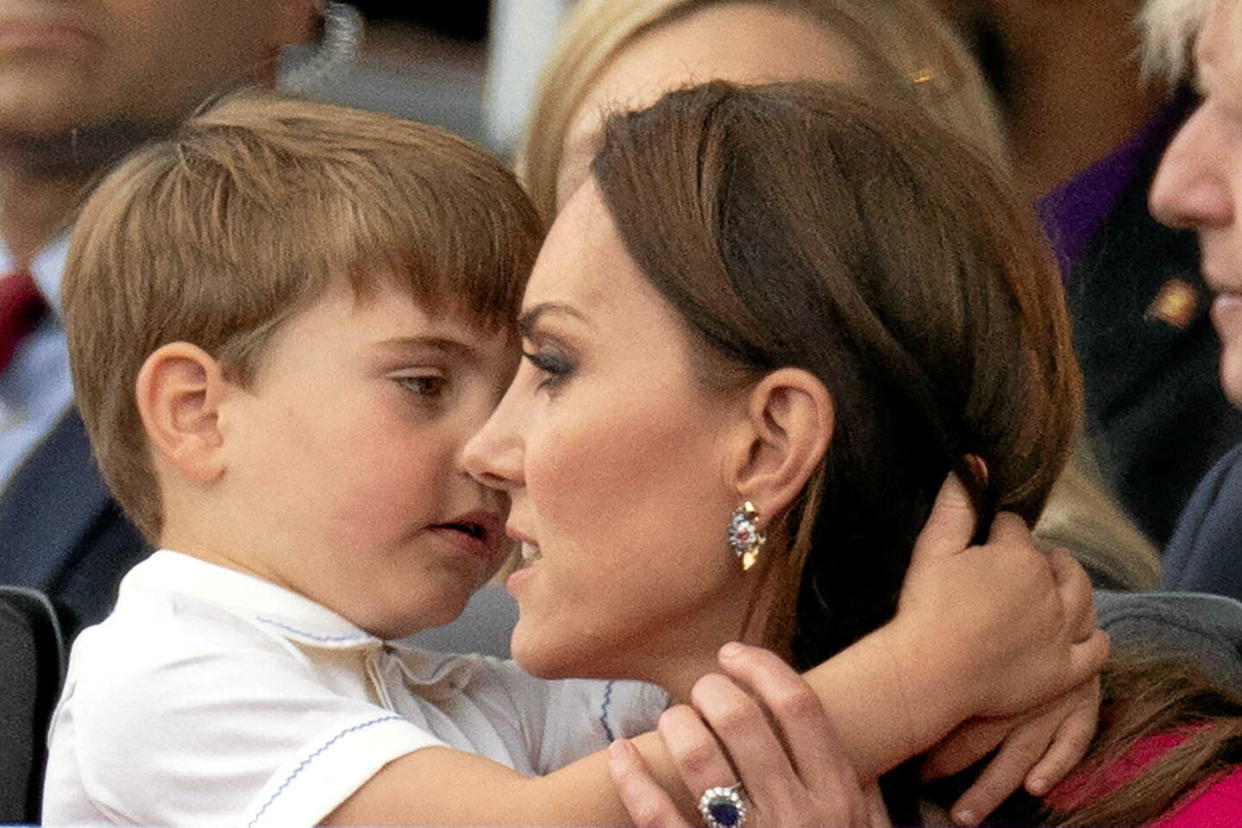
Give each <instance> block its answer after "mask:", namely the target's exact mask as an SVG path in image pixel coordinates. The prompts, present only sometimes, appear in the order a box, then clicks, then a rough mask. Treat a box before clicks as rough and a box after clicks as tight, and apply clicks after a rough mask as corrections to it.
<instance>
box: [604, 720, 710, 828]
mask: <svg viewBox="0 0 1242 828" xmlns="http://www.w3.org/2000/svg"><path fill="white" fill-rule="evenodd" d="M608 772H609V773H610V774H611V775H612V784H613V786H614V787H615V788H616V789H617V794H618V795H619V796H620V797H621V802H622V803H623V804H624V805H625V810H626V811H627V812H629V815H630V819H631V820H632V821H633V823H634V825H635V826H637V828H690V826H689V824H688V823H687V822H686V821H685V820H684V819H682V817H681V814H680V813H678V811H677V806H676V805H674V804H673V801H672V800H671V799H669V796H668V794H667V793H665V791H664V789H663V788H662V787H660V785H659V783H657V782H656V781H655V780H654V779H652V778H651V774H650V772H649V771H648V770H647V765H646V763H644V762H643V757H642V754H640V753H639V752H638V750H637V749H635V747H634V746H633V745H632V744H630V743H629V741H628V740H626V739H618V740H617V741H615V742H613V743H612V745H611V746H610V747H609V748H608Z"/></svg>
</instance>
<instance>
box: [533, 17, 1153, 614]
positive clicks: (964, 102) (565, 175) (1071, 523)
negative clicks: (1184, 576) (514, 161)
mask: <svg viewBox="0 0 1242 828" xmlns="http://www.w3.org/2000/svg"><path fill="white" fill-rule="evenodd" d="M710 79H721V80H731V81H736V82H742V83H755V82H766V81H782V80H823V81H830V82H844V83H849V84H851V85H855V86H857V87H859V88H860V89H863V90H865V91H866V92H867V93H869V94H878V95H883V96H884V97H887V98H892V99H895V100H897V101H899V102H901V104H902V105H905V106H909V107H911V108H919V109H922V110H923V111H924V112H926V113H927V114H929V115H930V116H931V117H932V118H933V119H935V120H936V121H938V122H939V123H941V124H942V125H944V126H946V127H948V128H949V129H951V130H953V131H954V132H956V133H957V134H959V135H961V136H962V137H963V138H964V139H966V140H969V141H972V142H974V143H975V144H976V145H978V146H980V147H982V148H983V149H984V150H985V151H987V152H988V153H989V154H991V155H992V157H993V158H994V159H995V160H996V161H997V163H999V164H1002V165H1006V166H1007V163H1008V154H1007V151H1006V149H1005V147H1006V139H1005V137H1004V134H1003V132H1002V129H1001V124H1000V118H999V117H998V114H997V108H996V106H995V105H994V102H993V100H992V97H991V93H990V91H989V87H988V86H987V84H986V83H985V81H984V79H983V77H982V75H981V74H980V72H979V70H978V67H977V65H976V62H975V60H974V58H973V57H972V56H971V54H970V52H969V51H968V50H967V49H966V47H965V46H964V45H963V43H962V42H961V40H960V39H959V38H958V37H957V36H956V35H955V34H954V33H953V31H952V30H951V29H950V27H949V26H948V25H947V24H946V22H945V21H944V19H943V18H942V16H941V15H940V14H939V13H938V12H936V11H935V10H934V9H933V8H931V6H930V5H928V3H926V2H924V1H923V0H884V1H883V2H875V0H585V1H584V2H582V3H580V4H578V5H577V6H576V7H575V8H574V10H573V12H571V13H570V15H569V17H568V18H567V20H566V22H565V25H564V27H563V30H562V32H561V36H560V39H559V41H558V46H557V48H556V50H555V51H554V52H553V54H552V56H551V57H550V58H549V60H548V62H547V65H546V66H545V69H544V74H543V82H542V85H541V87H540V89H539V94H538V96H537V98H536V100H535V102H534V106H533V111H532V117H531V120H530V128H529V132H528V134H527V138H526V142H525V144H524V146H523V148H522V149H521V151H520V153H519V161H518V166H519V167H520V168H521V170H522V172H523V176H524V178H525V181H526V184H527V187H528V189H529V191H530V193H531V195H532V198H533V199H534V201H535V204H536V207H537V208H538V209H539V211H540V212H541V214H543V215H544V217H545V219H546V220H549V221H550V220H551V219H552V218H553V217H554V216H555V215H556V212H557V209H558V207H559V205H560V203H561V202H562V201H563V198H564V195H565V193H566V192H567V191H571V190H572V189H573V186H574V185H575V184H576V183H577V182H578V181H580V180H581V178H582V176H583V175H584V174H585V170H586V167H587V165H588V164H589V162H590V159H591V157H592V155H593V154H594V150H595V148H596V146H597V144H598V137H599V128H600V125H601V123H602V118H603V117H604V115H606V114H607V113H608V112H610V111H613V110H616V109H618V108H623V109H633V108H637V107H641V106H643V105H646V104H650V103H652V102H654V101H655V100H656V99H657V98H658V97H659V96H660V95H661V94H663V93H664V92H667V91H671V90H673V89H677V88H680V87H682V86H684V85H685V84H687V83H691V82H702V81H705V80H710ZM1037 536H1038V537H1039V538H1040V539H1041V542H1042V543H1043V544H1044V545H1045V547H1046V548H1052V547H1053V546H1065V547H1068V548H1069V549H1070V551H1071V552H1072V553H1073V554H1074V555H1075V557H1076V558H1077V559H1078V560H1079V561H1080V562H1082V563H1083V564H1084V566H1086V568H1087V570H1088V572H1089V573H1090V574H1091V577H1092V581H1093V582H1094V583H1095V584H1096V586H1097V587H1100V588H1105V589H1151V588H1153V587H1154V586H1155V585H1156V578H1157V573H1158V569H1159V566H1158V561H1157V558H1156V550H1155V548H1154V547H1153V546H1152V544H1151V543H1150V542H1149V541H1148V540H1147V539H1146V538H1145V537H1144V536H1143V534H1142V533H1141V532H1140V531H1139V530H1138V529H1137V528H1136V527H1135V526H1134V525H1133V524H1132V523H1131V522H1130V521H1129V519H1128V518H1127V517H1126V516H1125V515H1124V513H1123V512H1122V511H1121V509H1120V507H1119V506H1118V505H1117V504H1116V503H1115V501H1114V500H1113V499H1112V498H1111V497H1110V496H1109V495H1108V494H1107V493H1106V492H1105V491H1104V489H1103V486H1102V484H1101V483H1100V476H1099V472H1098V470H1097V468H1096V464H1095V462H1094V460H1093V459H1092V458H1091V457H1090V452H1089V450H1088V448H1087V447H1086V445H1085V443H1080V444H1079V445H1077V446H1076V447H1075V450H1074V452H1073V454H1072V455H1071V459H1070V463H1069V464H1068V466H1067V469H1066V471H1065V473H1064V474H1063V477H1062V480H1061V481H1060V484H1059V485H1058V486H1057V487H1056V488H1055V489H1054V491H1053V494H1052V497H1051V498H1050V501H1049V506H1048V508H1047V510H1046V511H1045V514H1044V515H1043V517H1042V519H1041V521H1040V524H1039V526H1038V527H1037Z"/></svg>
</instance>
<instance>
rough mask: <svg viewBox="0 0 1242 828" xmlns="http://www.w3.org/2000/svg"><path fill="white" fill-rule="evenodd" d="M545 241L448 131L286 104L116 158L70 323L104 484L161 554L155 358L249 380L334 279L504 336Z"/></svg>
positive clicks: (68, 268)
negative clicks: (143, 387) (153, 445)
mask: <svg viewBox="0 0 1242 828" xmlns="http://www.w3.org/2000/svg"><path fill="white" fill-rule="evenodd" d="M540 234H541V229H540V223H539V220H538V218H537V216H536V214H535V212H534V210H533V208H532V207H531V205H530V203H529V201H528V200H527V199H526V197H525V195H524V194H523V192H522V190H521V188H520V186H519V185H518V184H517V182H516V181H515V180H514V178H513V177H512V175H510V173H509V172H508V171H507V170H506V169H505V168H504V167H503V166H502V165H501V164H500V163H499V162H498V161H497V160H496V159H494V158H493V157H491V156H490V155H488V154H487V153H486V152H485V151H484V150H482V149H480V148H478V147H475V146H474V145H472V144H470V143H469V142H467V141H465V140H463V139H461V138H458V137H456V136H454V135H452V134H450V133H448V132H445V131H443V130H440V129H437V128H435V127H430V126H425V125H422V124H417V123H413V122H409V121H403V120H400V119H397V118H392V117H389V116H385V115H380V114H376V113H370V112H363V111H359V110H354V109H349V108H345V107H339V106H333V105H329V104H324V103H316V102H311V101H305V100H299V99H293V98H284V97H279V96H275V95H266V94H260V93H244V94H241V95H237V96H233V97H230V98H227V99H224V100H222V101H221V102H220V103H218V104H217V105H216V106H214V107H212V108H211V109H210V110H208V111H206V112H204V113H202V114H200V115H198V116H196V117H194V118H192V119H190V120H189V121H188V122H187V123H186V124H185V125H184V126H183V127H182V128H181V129H180V130H179V131H178V132H177V133H175V134H174V135H172V136H171V137H169V138H166V139H163V140H160V141H158V142H155V143H153V144H150V145H148V146H146V147H145V148H143V149H140V150H139V151H137V152H136V153H135V154H134V155H132V156H131V157H130V158H129V159H128V160H126V161H125V162H124V163H122V164H121V165H120V166H119V167H118V168H117V169H116V170H114V171H113V172H112V173H111V174H110V175H109V176H108V177H107V178H105V179H104V180H103V181H102V183H101V184H100V185H99V186H98V188H97V189H96V190H95V191H94V193H93V194H92V195H91V196H90V198H89V199H88V200H87V202H86V203H85V205H84V206H83V208H82V211H81V214H80V216H79V218H78V221H77V225H76V227H75V229H74V233H73V238H72V242H71V246H70V251H69V257H68V260H67V262H66V265H65V280H64V288H63V304H64V314H65V324H66V329H67V332H68V339H69V355H70V358H71V360H72V364H73V380H74V386H75V388H76V392H77V404H78V407H79V409H80V411H81V413H82V418H83V420H84V421H85V423H86V428H87V432H88V433H89V435H90V439H91V445H92V447H93V449H94V452H95V457H96V459H97V461H98V463H99V467H100V470H101V471H102V473H103V477H104V480H105V481H106V482H107V484H108V485H109V487H110V488H111V489H112V492H113V494H114V496H115V497H116V499H117V501H118V502H119V503H120V504H121V506H122V508H124V509H125V511H126V512H127V513H128V514H129V516H130V518H131V519H132V520H133V521H134V523H135V524H137V526H138V528H139V529H141V530H142V532H143V533H144V534H145V535H146V536H147V538H148V539H149V540H151V541H153V542H154V541H155V540H156V539H157V538H158V536H159V532H160V529H161V524H162V514H161V506H160V496H159V490H158V486H157V482H156V479H155V474H154V470H153V467H152V463H151V458H150V454H149V451H148V447H147V442H146V439H145V432H144V430H143V426H142V422H141V419H140V417H139V414H138V408H137V404H136V401H135V396H134V388H135V381H136V379H137V376H138V372H139V369H140V368H141V367H142V364H143V362H144V361H145V360H146V358H147V356H149V355H150V354H151V353H152V352H153V351H154V350H155V349H157V348H159V347H160V346H161V345H164V344H166V343H169V342H175V341H187V342H191V343H193V344H195V345H197V346H199V347H201V348H203V349H204V350H205V351H207V352H208V353H210V354H211V355H212V356H214V357H215V358H216V359H218V360H219V361H220V362H221V364H222V366H223V369H224V371H225V375H226V376H227V377H228V378H229V380H230V381H233V382H237V383H240V384H243V385H245V384H246V383H248V382H250V381H251V380H252V379H253V377H254V373H255V368H256V366H257V363H258V360H259V359H260V357H261V354H262V351H263V346H264V344H265V343H266V342H267V341H268V339H269V338H270V337H271V335H272V334H273V332H274V331H275V330H276V329H277V328H279V326H280V325H281V324H282V323H283V322H284V321H285V320H287V319H289V318H290V317H291V316H293V315H294V314H296V313H298V312H299V311H300V310H302V309H304V308H306V307H307V306H308V305H309V304H311V303H313V302H314V301H315V300H316V299H317V298H319V297H320V296H321V295H322V294H323V293H324V291H325V290H326V289H327V288H328V286H329V285H330V284H332V282H333V280H336V279H341V278H344V279H346V280H347V281H348V283H349V284H350V285H351V287H352V288H353V289H354V291H355V292H357V293H359V294H360V295H365V294H366V293H367V292H368V291H369V290H370V289H372V288H374V287H376V286H377V283H378V282H380V281H385V282H392V283H394V284H395V286H397V287H398V288H400V289H403V290H405V291H407V292H408V293H409V294H410V296H411V297H412V298H413V299H414V301H417V302H418V303H419V304H420V305H422V306H423V307H424V308H426V309H428V310H429V311H430V312H433V313H434V312H439V311H455V312H456V311H460V312H465V313H468V314H470V315H472V316H473V317H475V318H477V320H478V322H479V324H480V325H482V326H485V327H487V328H491V329H496V330H501V329H503V326H505V325H507V324H508V323H509V320H511V319H513V318H514V317H515V316H516V311H517V307H518V304H519V302H520V301H521V295H522V290H523V287H524V284H525V279H526V277H527V275H528V273H529V271H530V268H531V265H532V264H533V262H534V258H535V254H536V252H537V250H538V246H539V242H540Z"/></svg>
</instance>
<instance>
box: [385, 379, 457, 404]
mask: <svg viewBox="0 0 1242 828" xmlns="http://www.w3.org/2000/svg"><path fill="white" fill-rule="evenodd" d="M391 379H392V381H393V382H395V383H397V385H399V386H401V387H402V388H404V389H405V390H406V391H409V392H411V393H412V394H415V395H417V396H419V397H428V398H433V399H434V398H439V397H443V396H444V392H445V389H446V388H447V386H448V380H447V379H446V378H445V377H442V376H440V375H439V374H411V375H397V376H394V377H391Z"/></svg>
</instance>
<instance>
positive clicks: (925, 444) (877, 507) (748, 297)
mask: <svg viewBox="0 0 1242 828" xmlns="http://www.w3.org/2000/svg"><path fill="white" fill-rule="evenodd" d="M593 172H594V175H595V177H596V179H597V181H598V183H599V186H600V189H601V191H602V193H603V197H604V201H605V203H606V204H607V205H608V207H609V209H610V211H611V213H612V215H613V217H614V220H615V222H616V225H617V228H618V230H619V232H620V234H621V237H622V238H623V239H624V242H625V245H626V247H627V250H628V252H629V253H630V255H631V256H632V257H633V258H634V260H635V262H636V263H637V265H638V267H639V268H640V269H641V270H642V271H643V273H644V275H645V277H646V278H648V279H649V280H650V281H651V282H652V283H653V284H654V285H655V287H656V288H657V289H658V290H659V291H660V292H661V293H662V295H663V296H664V297H665V298H666V299H667V300H668V301H669V302H670V303H671V304H672V305H673V306H674V307H675V308H676V309H677V310H678V311H679V313H680V314H681V316H683V317H684V319H685V320H686V322H687V323H688V325H689V327H690V328H691V330H692V331H693V334H692V336H693V338H695V339H696V340H697V341H698V343H699V346H700V347H698V348H697V352H698V362H699V365H698V369H699V374H700V378H701V379H702V380H703V381H705V382H719V381H720V380H721V379H722V378H730V377H738V376H743V377H754V376H758V375H759V374H761V373H762V372H766V371H770V370H773V369H776V368H780V367H785V366H791V367H800V368H804V369H806V370H808V371H810V372H811V373H813V374H815V375H816V376H817V377H819V379H820V380H821V381H822V382H823V383H824V384H825V386H826V387H827V389H828V391H829V393H830V394H831V396H832V401H833V409H834V418H835V427H834V428H835V431H834V434H833V437H832V442H831V444H830V446H829V449H828V453H827V457H826V458H825V461H824V463H823V466H822V469H821V471H820V473H819V475H818V476H817V477H816V478H815V479H813V480H812V481H811V482H810V484H809V485H808V487H807V490H806V492H805V494H804V497H803V499H802V501H801V503H799V504H798V505H797V506H796V507H795V508H794V509H793V510H792V511H791V512H790V514H788V515H786V516H784V523H783V524H781V527H782V528H783V530H784V531H783V533H782V534H783V535H784V536H785V537H787V538H789V539H790V544H789V546H790V548H789V550H788V553H789V559H788V561H787V565H786V566H785V567H783V569H784V577H787V578H788V579H789V586H790V592H791V593H792V592H794V591H795V590H796V591H797V594H798V599H797V607H796V613H792V612H791V610H792V607H789V608H786V609H785V611H784V612H783V615H784V618H783V622H784V623H780V621H779V620H778V623H776V624H775V626H770V627H769V640H770V643H773V644H778V645H779V644H781V643H785V642H788V644H789V646H791V647H792V654H791V655H792V657H793V661H794V663H795V664H796V665H798V666H800V667H805V666H808V665H813V664H818V663H820V662H821V661H823V660H824V659H825V658H826V657H828V656H829V655H831V654H832V653H834V652H836V651H837V650H839V649H841V648H842V647H844V646H846V645H848V644H849V643H851V642H852V641H854V640H856V639H857V638H859V637H860V636H862V635H864V634H866V633H867V632H870V631H871V630H873V629H875V628H876V627H878V626H880V625H881V624H883V623H884V622H885V621H886V620H888V618H890V617H891V615H892V614H893V612H894V610H895V607H896V599H897V594H898V592H899V590H900V586H901V581H902V578H903V576H904V574H905V570H906V568H907V566H908V564H909V555H910V550H911V548H912V546H913V542H914V539H915V537H916V535H917V533H918V531H919V529H920V528H921V526H922V525H923V523H924V521H925V520H926V518H927V516H928V514H929V512H930V507H931V503H932V501H933V499H934V497H935V494H936V492H937V491H938V489H939V487H940V485H941V483H942V482H943V480H944V477H945V474H946V473H947V472H948V471H949V470H951V469H952V470H956V471H957V472H958V473H959V475H961V476H962V477H963V479H966V480H967V481H968V482H973V483H977V484H978V485H977V486H976V491H975V494H976V496H977V498H978V501H979V504H980V506H981V507H982V508H983V511H984V519H985V521H986V520H987V514H988V513H990V511H991V510H992V509H993V508H998V507H999V508H1004V509H1008V510H1012V511H1015V512H1017V513H1018V514H1020V515H1021V516H1022V517H1023V518H1025V519H1026V520H1027V521H1028V522H1034V520H1035V518H1036V517H1037V516H1038V514H1039V511H1040V509H1041V508H1042V506H1043V503H1044V499H1045V498H1046V496H1047V493H1048V490H1049V488H1050V487H1051V485H1052V483H1053V481H1054V480H1055V479H1056V477H1057V475H1058V474H1059V473H1060V470H1061V466H1062V464H1063V462H1064V460H1065V457H1066V454H1067V452H1068V450H1069V448H1070V444H1071V442H1072V439H1073V436H1074V433H1075V429H1076V426H1077V412H1078V411H1079V410H1080V402H1081V400H1080V396H1081V389H1080V378H1079V375H1078V372H1077V366H1076V362H1075V360H1074V358H1073V354H1072V351H1071V349H1070V340H1069V324H1068V320H1067V316H1066V310H1065V307H1064V304H1063V301H1062V298H1061V297H1062V291H1061V290H1060V284H1059V277H1058V274H1057V269H1056V266H1055V264H1054V262H1053V261H1052V259H1051V258H1050V255H1049V254H1048V252H1047V251H1046V248H1045V246H1044V245H1043V244H1041V242H1040V236H1039V235H1038V233H1037V231H1036V226H1035V224H1034V220H1033V217H1032V216H1031V215H1030V213H1029V211H1028V210H1027V209H1025V208H1024V207H1022V206H1021V204H1020V201H1019V200H1018V199H1017V197H1016V196H1014V195H1012V194H1011V193H1010V192H1009V190H1008V188H1007V187H1006V185H1005V184H1004V183H1003V180H1002V178H1001V176H1000V175H999V174H998V173H996V172H994V171H993V169H992V168H991V166H990V165H989V164H988V163H987V162H986V161H985V159H984V157H983V155H982V153H981V152H976V151H974V150H972V149H970V148H969V147H967V146H966V145H964V144H963V143H962V142H961V141H960V140H957V139H955V138H954V137H953V136H952V135H951V134H950V133H949V132H947V131H946V130H944V129H941V128H939V127H937V126H936V125H935V124H934V123H932V122H931V120H930V119H929V118H927V117H926V116H922V115H920V114H919V113H917V112H910V111H903V110H899V109H897V108H895V107H891V106H881V105H877V104H875V103H869V102H866V101H864V100H862V99H861V98H858V97H856V96H855V95H853V94H851V93H849V92H847V91H845V90H843V89H837V88H833V87H830V86H826V85H815V84H805V83H793V84H772V85H766V86H756V87H740V86H734V85H731V84H727V83H721V82H717V83H712V84H708V85H706V86H702V87H698V88H695V89H691V90H686V91H682V92H676V93H673V94H671V95H668V96H666V97H665V98H663V99H662V100H661V101H660V102H658V103H657V104H656V105H655V106H653V107H651V108H650V109H647V110H644V111H642V112H637V113H629V114H619V115H615V116H613V117H612V118H611V119H610V120H609V121H608V122H607V124H606V126H605V129H604V143H603V148H602V150H601V152H600V154H599V155H598V156H597V157H596V159H595V162H594V164H593ZM653 216H658V217H659V220H658V221H657V220H653V218H652V217H653ZM967 455H976V456H978V457H980V458H982V459H983V460H984V461H985V463H986V466H987V474H986V483H983V481H982V480H980V479H978V478H977V477H976V476H974V475H972V473H971V471H970V469H969V468H968V465H969V464H968V461H967V460H966V459H965V458H966V456H967ZM978 477H982V476H978ZM972 478H975V479H973V480H972ZM774 517H777V518H778V519H779V518H780V516H774ZM808 553H809V554H808ZM804 562H805V564H804ZM795 584H800V586H795ZM780 615H782V613H778V616H780ZM791 623H792V624H793V628H792V629H791V628H790V626H789V624H791ZM781 639H783V642H782V641H781Z"/></svg>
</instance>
